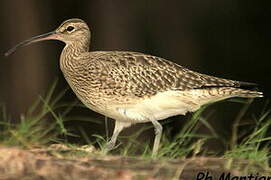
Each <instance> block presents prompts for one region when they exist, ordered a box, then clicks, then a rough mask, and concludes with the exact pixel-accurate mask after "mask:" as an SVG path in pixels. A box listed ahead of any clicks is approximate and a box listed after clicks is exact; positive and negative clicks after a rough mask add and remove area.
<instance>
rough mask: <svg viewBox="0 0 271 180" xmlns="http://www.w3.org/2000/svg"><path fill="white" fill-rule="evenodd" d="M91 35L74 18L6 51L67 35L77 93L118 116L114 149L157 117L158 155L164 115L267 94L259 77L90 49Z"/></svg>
mask: <svg viewBox="0 0 271 180" xmlns="http://www.w3.org/2000/svg"><path fill="white" fill-rule="evenodd" d="M90 37H91V33H90V30H89V27H88V25H87V24H86V23H85V22H84V21H83V20H81V19H69V20H67V21H65V22H63V23H62V24H61V25H60V26H59V27H58V28H57V29H56V30H54V31H52V32H49V33H46V34H42V35H39V36H35V37H32V38H30V39H28V40H25V41H23V42H21V43H19V44H18V45H16V46H15V47H14V48H12V49H10V50H9V51H8V52H7V53H6V54H5V55H6V56H8V55H10V54H11V53H13V52H14V51H15V50H16V49H17V48H19V47H23V46H26V45H28V44H31V43H33V42H38V41H43V40H60V41H63V42H64V43H65V44H66V45H65V47H64V49H63V51H62V53H61V57H60V68H61V70H62V72H63V74H64V76H65V78H66V80H67V82H68V84H69V85H70V87H71V88H72V90H73V91H74V93H75V94H76V95H77V97H78V98H79V99H80V100H81V101H82V103H83V104H85V105H86V106H87V107H88V108H89V109H92V110H93V111H96V112H98V113H100V114H103V115H105V116H107V117H110V118H112V119H115V120H116V121H115V128H114V131H113V135H112V137H111V140H110V141H109V142H108V144H107V149H108V150H111V149H113V148H114V146H115V144H116V140H117V137H118V135H119V133H120V132H121V131H122V130H123V129H124V128H126V127H129V126H131V125H132V124H135V123H143V122H151V123H152V124H153V126H154V129H155V139H154V145H153V151H152V153H153V155H155V154H156V153H157V151H158V147H159V143H160V139H161V134H162V126H161V124H160V123H159V122H158V121H159V120H163V119H165V118H168V117H171V116H175V115H185V114H186V113H187V112H194V111H196V110H197V109H199V108H200V107H201V106H202V105H204V104H207V103H212V102H216V101H220V100H223V99H227V98H231V97H244V98H255V97H262V96H263V94H262V92H258V91H255V90H252V89H250V88H253V87H255V86H256V84H254V83H247V82H241V81H233V80H227V79H221V78H217V77H213V76H208V75H204V74H200V73H197V72H193V71H191V70H189V69H186V68H184V67H182V66H180V65H178V64H175V63H173V62H171V61H168V60H166V59H163V58H160V57H156V56H152V55H147V54H142V53H138V52H126V51H93V52H89V45H90Z"/></svg>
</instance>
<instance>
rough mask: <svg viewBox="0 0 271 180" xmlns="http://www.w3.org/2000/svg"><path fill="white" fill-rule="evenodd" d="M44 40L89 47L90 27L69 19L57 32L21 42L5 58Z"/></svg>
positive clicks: (79, 21)
mask: <svg viewBox="0 0 271 180" xmlns="http://www.w3.org/2000/svg"><path fill="white" fill-rule="evenodd" d="M44 40H59V41H62V42H64V43H66V44H81V45H84V46H88V45H89V41H90V30H89V27H88V25H87V24H86V23H85V22H84V21H83V20H81V19H69V20H67V21H64V22H63V23H62V24H61V25H60V26H59V27H58V28H57V29H56V30H54V31H51V32H48V33H45V34H41V35H38V36H34V37H32V38H29V39H27V40H25V41H22V42H20V43H19V44H17V45H16V46H14V47H13V48H11V49H10V50H8V51H7V52H6V53H5V56H9V55H10V54H12V53H13V52H15V51H16V50H17V49H18V48H20V47H24V46H27V45H29V44H32V43H34V42H39V41H44Z"/></svg>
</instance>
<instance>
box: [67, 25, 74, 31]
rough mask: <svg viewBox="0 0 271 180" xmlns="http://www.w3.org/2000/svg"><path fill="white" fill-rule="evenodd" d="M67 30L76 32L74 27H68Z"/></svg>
mask: <svg viewBox="0 0 271 180" xmlns="http://www.w3.org/2000/svg"><path fill="white" fill-rule="evenodd" d="M66 30H67V31H68V32H72V31H73V30H74V27H73V26H68V27H67V28H66Z"/></svg>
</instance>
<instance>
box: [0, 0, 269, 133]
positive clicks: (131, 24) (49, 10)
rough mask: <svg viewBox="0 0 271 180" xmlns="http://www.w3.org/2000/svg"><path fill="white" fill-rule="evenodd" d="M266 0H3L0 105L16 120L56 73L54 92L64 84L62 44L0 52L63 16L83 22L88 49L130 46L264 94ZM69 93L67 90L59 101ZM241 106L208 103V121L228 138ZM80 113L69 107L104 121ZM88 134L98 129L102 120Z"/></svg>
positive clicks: (101, 129)
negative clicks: (87, 28) (254, 85)
mask: <svg viewBox="0 0 271 180" xmlns="http://www.w3.org/2000/svg"><path fill="white" fill-rule="evenodd" d="M270 6H271V2H269V1H244V0H243V1H241V0H220V1H215V0H205V1H202V0H192V1H182V0H181V1H180V0H179V1H178V0H170V1H163V0H137V1H125V0H114V1H112V0H107V1H106V0H99V1H97V0H96V1H94V0H85V1H83V0H82V1H52V0H46V1H35V0H28V1H19V0H17V1H15V0H3V1H1V6H0V15H1V29H0V36H1V43H0V49H1V53H2V55H1V56H0V60H1V61H0V81H1V88H0V103H4V104H5V106H6V107H7V110H8V113H9V114H10V115H11V116H12V117H13V120H14V121H15V120H16V119H17V117H19V116H20V114H21V113H23V112H25V111H26V110H27V109H28V108H29V106H30V105H31V103H32V102H33V101H34V100H35V99H37V97H38V95H45V94H46V91H47V90H48V88H49V87H50V86H51V84H52V82H53V80H55V79H56V78H58V79H59V84H58V88H57V91H61V90H63V89H64V88H65V87H67V86H68V85H67V83H66V81H65V80H64V78H63V76H62V73H61V71H60V69H59V56H60V53H61V50H62V48H63V47H64V44H63V43H61V42H53V41H46V42H40V43H36V44H33V45H31V46H28V47H25V48H23V49H20V50H19V51H17V52H16V53H15V54H13V55H12V56H10V57H8V58H5V57H4V56H3V53H4V52H5V51H6V50H8V49H9V48H10V47H12V46H14V45H15V44H17V43H18V42H20V41H22V40H24V39H27V38H29V37H32V36H34V35H38V34H42V33H45V32H49V31H51V30H54V29H55V28H56V27H57V26H58V25H59V24H60V23H62V21H64V20H67V19H69V18H81V19H83V20H85V21H86V22H87V23H88V25H89V26H90V29H91V30H92V40H91V50H129V51H139V52H143V53H147V54H152V55H156V56H160V57H163V58H165V59H168V60H171V61H174V62H176V63H178V64H180V65H183V66H185V67H187V68H189V69H191V70H195V71H199V72H201V73H205V74H209V75H214V76H218V77H223V78H227V79H235V80H241V81H249V82H255V83H258V84H260V88H261V89H262V90H263V91H264V92H265V95H267V96H269V97H270V90H271V84H270V73H269V71H270V65H271V63H270V60H269V58H270V52H271V44H270V42H271V35H270V32H271V26H270V19H271V11H270ZM75 98H76V97H75V96H74V94H73V93H72V92H71V90H69V91H68V92H67V93H66V95H65V97H64V98H63V102H71V101H73V100H74V99H75ZM266 99H267V98H265V99H260V100H259V99H257V100H255V102H254V104H253V105H252V107H251V108H250V109H251V111H252V113H257V112H258V111H260V110H261V109H262V107H263V104H264V103H265V101H266ZM241 106H242V105H241V104H238V103H233V102H222V103H217V104H216V105H212V106H211V107H209V108H208V110H209V111H214V112H215V113H214V114H213V115H212V118H210V120H209V121H210V123H211V124H212V125H213V126H214V127H215V129H216V131H218V132H220V134H222V135H225V136H227V133H228V131H229V129H230V127H231V122H232V121H233V119H234V117H235V116H236V114H237V112H238V111H239V110H240V108H241ZM82 111H84V112H81V110H77V111H76V112H74V113H77V114H84V115H86V116H89V117H90V118H96V119H100V120H101V121H102V120H103V116H101V115H98V114H97V113H93V112H92V111H86V112H85V110H82ZM172 119H175V121H174V122H172V123H170V124H169V125H167V126H169V127H170V126H172V127H176V128H177V129H180V128H178V127H180V126H181V125H180V122H181V119H183V117H173V118H172ZM111 126H112V124H111ZM139 126H140V125H139ZM91 127H92V126H91V125H89V126H88V128H91ZM176 128H175V129H176ZM89 132H91V131H90V130H89ZM92 133H96V134H100V135H104V133H105V132H104V126H103V125H100V126H98V127H97V128H96V129H95V130H94V132H92ZM126 134H130V133H129V132H128V133H127V132H126ZM146 135H147V133H146ZM143 137H144V135H143Z"/></svg>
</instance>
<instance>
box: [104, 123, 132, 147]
mask: <svg viewBox="0 0 271 180" xmlns="http://www.w3.org/2000/svg"><path fill="white" fill-rule="evenodd" d="M130 125H131V123H127V122H121V121H115V128H114V132H113V135H112V137H111V139H110V141H109V142H108V143H107V144H106V152H108V151H111V150H112V149H114V147H115V145H116V141H117V137H118V135H119V133H120V132H121V131H122V130H123V129H124V128H125V127H129V126H130Z"/></svg>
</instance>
